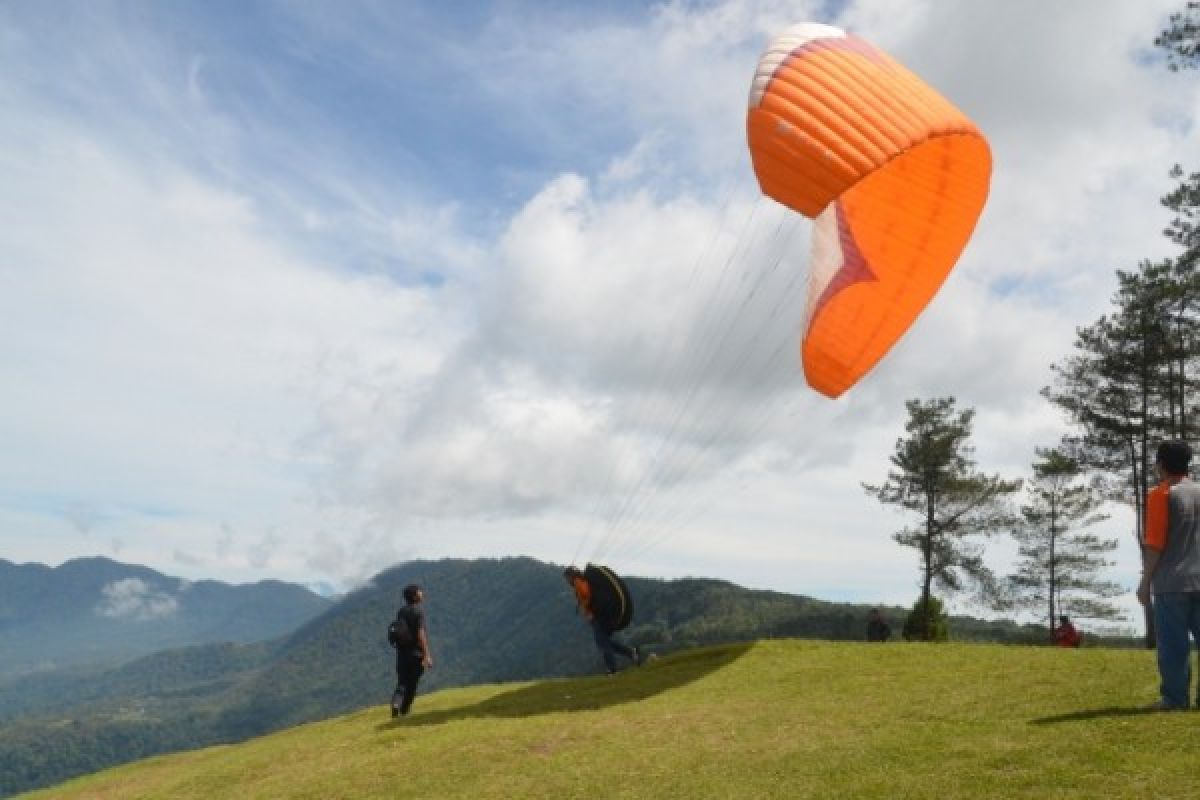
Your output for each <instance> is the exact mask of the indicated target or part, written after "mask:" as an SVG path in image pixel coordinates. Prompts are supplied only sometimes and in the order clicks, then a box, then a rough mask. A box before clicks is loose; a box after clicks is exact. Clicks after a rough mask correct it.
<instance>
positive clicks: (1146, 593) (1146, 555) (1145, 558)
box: [1137, 545, 1162, 606]
mask: <svg viewBox="0 0 1200 800" xmlns="http://www.w3.org/2000/svg"><path fill="white" fill-rule="evenodd" d="M1160 558H1162V552H1161V551H1159V550H1155V549H1154V548H1153V547H1150V546H1149V545H1146V546H1145V547H1143V548H1142V582H1141V583H1139V584H1138V590H1137V599H1138V602H1139V603H1141V604H1142V605H1144V606H1146V605H1150V581H1151V579H1153V578H1154V570H1155V569H1157V568H1158V561H1159V559H1160Z"/></svg>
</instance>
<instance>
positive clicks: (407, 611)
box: [391, 583, 433, 718]
mask: <svg viewBox="0 0 1200 800" xmlns="http://www.w3.org/2000/svg"><path fill="white" fill-rule="evenodd" d="M423 602H425V593H424V592H423V591H421V587H420V586H417V585H416V584H415V583H413V584H409V585H408V586H405V587H404V607H403V608H401V609H400V610H399V611H398V612H396V623H397V624H396V625H395V626H394V634H393V635H391V638H392V641H393V644H394V645H395V647H396V691H395V692H393V693H392V717H393V718H395V717H398V716H400V715H401V714H407V713H408V710H409V708H411V707H412V703H413V698H415V697H416V696H417V683H418V682H419V681H420V680H421V676H422V675H424V674H425V670H427V669H429V668H430V667H432V666H433V656H432V655H430V651H429V637H428V635H426V633H425V612H424V611H422V610H421V604H422V603H423Z"/></svg>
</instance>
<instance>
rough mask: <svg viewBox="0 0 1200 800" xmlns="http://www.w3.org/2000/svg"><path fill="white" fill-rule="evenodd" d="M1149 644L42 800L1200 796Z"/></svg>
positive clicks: (131, 783) (632, 700)
mask: <svg viewBox="0 0 1200 800" xmlns="http://www.w3.org/2000/svg"><path fill="white" fill-rule="evenodd" d="M1153 658H1154V657H1153V654H1151V653H1147V652H1144V651H1140V652H1139V651H1130V650H1106V649H1100V648H1091V649H1089V648H1085V649H1082V650H1061V649H1053V648H1035V647H1016V646H1001V645H971V644H946V645H918V644H887V645H868V644H865V643H864V644H858V643H833V642H813V641H798V640H771V641H763V642H759V643H756V644H753V645H727V646H719V647H710V648H704V649H700V650H693V651H688V652H683V653H677V654H674V655H672V656H669V657H665V658H662V659H659V660H657V661H655V662H652V663H649V664H647V665H646V666H645V667H642V668H641V669H635V670H630V671H628V672H625V673H622V674H621V675H618V676H616V677H614V678H609V677H604V676H597V677H592V678H581V679H573V680H553V681H544V682H539V683H529V684H500V685H490V686H477V687H470V688H465V689H452V690H446V691H442V692H437V693H435V694H431V695H428V696H421V697H419V698H418V700H417V703H416V705H415V707H414V710H413V713H412V715H410V716H409V717H408V718H406V719H402V720H397V721H392V720H391V719H390V718H389V715H388V712H387V710H386V708H385V707H384V706H382V705H381V706H378V707H374V708H370V709H367V710H364V711H360V712H358V713H354V714H350V715H348V716H345V717H340V718H337V719H333V720H328V721H324V722H318V723H312V724H308V725H303V726H300V727H297V728H293V729H290V730H287V731H284V732H281V733H277V734H274V735H271V736H265V737H262V738H260V739H255V740H253V741H250V742H246V743H243V744H239V745H233V746H221V747H211V748H207V749H204V750H198V751H193V752H189V753H181V754H176V755H170V756H162V757H158V758H153V759H150V760H148V761H143V762H139V763H136V764H130V765H126V766H123V767H118V768H115V769H112V770H108V771H106V772H102V773H98V774H96V775H92V776H88V777H86V778H81V779H78V780H75V781H72V782H70V783H68V784H64V785H63V786H59V787H56V788H54V789H50V790H46V791H42V792H36V793H33V794H30V795H27V797H29V798H49V797H53V798H89V800H105V799H107V798H121V799H122V800H128V799H129V798H164V799H165V798H171V800H186V799H187V798H197V799H200V798H202V799H203V800H217V799H218V798H237V800H256V799H258V798H355V799H356V800H357V799H358V798H389V799H390V798H438V799H439V800H440V799H441V798H471V800H483V799H484V798H503V799H504V800H509V798H555V800H561V799H562V798H594V797H603V798H666V797H681V798H682V797H686V798H776V797H777V798H804V797H813V798H937V800H945V799H946V798H959V797H963V798H965V797H970V798H979V797H1004V798H1038V799H1039V800H1042V799H1043V798H1067V797H1078V798H1095V797H1106V798H1121V797H1128V798H1146V797H1155V798H1194V797H1195V796H1196V778H1195V775H1194V774H1193V773H1192V771H1191V770H1190V768H1189V765H1190V763H1191V760H1192V758H1193V757H1194V753H1195V752H1197V749H1198V748H1200V724H1197V723H1198V722H1200V714H1197V713H1194V712H1193V713H1179V714H1161V713H1149V712H1142V711H1140V710H1139V706H1141V705H1143V704H1144V703H1146V702H1148V701H1150V700H1152V699H1154V698H1155V696H1156V686H1157V678H1156V673H1155V669H1154V661H1153Z"/></svg>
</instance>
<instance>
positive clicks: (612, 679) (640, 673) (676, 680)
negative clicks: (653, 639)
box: [376, 644, 752, 731]
mask: <svg viewBox="0 0 1200 800" xmlns="http://www.w3.org/2000/svg"><path fill="white" fill-rule="evenodd" d="M751 647H752V645H750V644H730V645H721V646H717V647H706V648H701V649H697V650H689V651H685V652H681V653H673V654H671V655H670V656H665V657H663V658H660V659H657V660H654V661H650V662H648V663H647V664H646V665H645V666H642V667H630V668H628V669H626V670H624V671H622V672H620V673H618V674H617V675H611V676H610V675H596V676H592V677H588V678H570V679H555V680H547V681H542V682H540V683H535V684H533V685H532V686H524V687H522V688H520V689H514V690H512V691H509V692H503V693H501V694H498V695H495V696H494V697H489V698H488V699H487V700H484V701H483V702H481V703H476V704H475V705H473V706H463V707H460V708H450V709H445V710H441V711H429V712H425V713H422V712H421V711H420V710H419V708H414V710H413V713H412V714H411V715H410V716H408V717H404V718H400V719H389V720H388V721H386V722H383V723H380V724H379V725H377V726H376V730H380V731H385V730H391V729H392V728H398V727H404V728H411V727H413V726H419V725H440V724H442V723H443V722H450V721H451V720H456V719H467V718H479V717H506V718H517V717H532V716H536V715H538V714H552V713H555V712H560V711H595V710H597V709H601V708H608V707H609V706H615V705H620V704H622V703H636V702H637V701H639V700H645V699H646V698H648V697H653V696H654V695H656V694H661V693H662V692H666V691H669V690H671V689H677V688H679V687H681V686H686V685H687V684H689V683H691V682H693V681H697V680H699V679H701V678H703V677H704V676H706V675H710V674H712V673H713V672H716V671H717V670H720V669H723V668H724V667H727V666H729V665H730V664H732V663H733V662H735V661H737V660H738V659H739V658H741V657H742V656H743V655H745V654H746V652H747V651H748V650H749V649H750V648H751ZM420 702H421V701H420V698H418V699H417V704H418V706H419V705H420Z"/></svg>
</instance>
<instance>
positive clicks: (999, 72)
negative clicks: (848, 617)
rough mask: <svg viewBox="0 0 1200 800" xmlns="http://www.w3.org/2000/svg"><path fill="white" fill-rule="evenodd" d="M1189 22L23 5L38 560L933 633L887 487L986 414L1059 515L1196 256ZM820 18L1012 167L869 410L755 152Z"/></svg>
mask: <svg viewBox="0 0 1200 800" xmlns="http://www.w3.org/2000/svg"><path fill="white" fill-rule="evenodd" d="M1179 5H1180V4H1179V3H1176V2H1170V1H1169V0H1153V2H1142V3H1137V4H1131V3H1124V2H1117V1H1116V0H1112V2H1106V3H1100V4H1098V3H1093V2H1083V1H1082V0H1078V2H1062V3H1054V4H1045V3H1040V2H1033V0H1022V1H1021V2H1000V0H996V1H995V2H991V1H990V0H980V1H979V2H973V3H969V4H967V3H963V4H945V3H934V2H929V1H925V2H923V1H921V0H911V1H909V2H901V0H895V1H894V2H861V3H855V2H851V3H845V4H841V3H838V4H822V3H809V2H782V1H781V0H745V2H716V1H714V2H689V3H682V2H679V3H672V2H668V3H660V4H643V3H624V2H610V3H587V4H562V3H555V2H545V3H543V2H533V0H530V1H529V2H510V3H459V4H456V3H417V2H412V3H392V2H357V3H356V2H339V3H336V4H334V3H316V2H313V3H295V2H287V3H282V2H281V3H270V2H253V3H234V2H211V3H209V2H205V3H200V2H191V3H150V2H140V3H133V2H124V3H104V2H94V3H93V2H88V3H84V2H64V3H52V4H50V3H43V2H32V1H28V0H15V1H13V0H10V2H7V3H4V4H0V326H3V327H2V328H0V385H3V386H4V387H5V389H6V390H5V392H4V393H3V394H0V441H3V442H4V443H5V446H4V447H3V448H0V557H3V558H7V559H9V560H13V561H18V562H23V561H41V562H45V563H51V564H55V563H60V562H61V561H63V560H65V559H67V558H71V557H75V556H80V555H90V554H96V553H100V554H104V555H109V556H112V557H115V558H118V559H121V560H126V561H132V562H139V563H145V564H148V565H150V566H153V567H155V568H157V569H160V570H162V571H164V572H168V573H171V574H177V575H182V576H184V577H195V578H217V579H225V580H232V581H246V580H257V579H261V578H280V579H285V580H296V581H302V582H318V581H321V582H329V583H332V584H335V585H338V586H342V587H346V586H352V585H354V584H355V583H356V582H359V581H361V580H364V579H365V578H367V577H369V576H370V575H371V574H372V573H374V572H376V571H378V570H379V569H381V568H383V567H384V566H386V565H388V564H391V563H394V562H395V561H397V560H401V559H405V558H412V557H439V556H446V555H449V556H492V555H510V554H525V555H531V556H534V557H537V558H541V559H545V560H551V561H556V562H566V561H570V560H572V559H586V558H589V557H593V556H594V557H598V558H599V557H603V558H605V559H608V560H610V561H611V562H612V563H613V564H614V565H616V566H618V567H620V568H622V569H623V570H624V571H627V572H630V573H633V574H645V575H660V576H668V577H669V576H676V575H688V574H691V575H711V576H715V577H722V578H727V579H730V580H735V581H738V582H740V583H743V584H747V585H753V586H764V587H770V588H776V589H780V590H783V591H790V592H800V593H806V594H812V595H816V596H819V597H829V598H839V599H841V598H845V599H855V600H861V601H863V602H874V601H884V602H895V603H905V604H907V603H908V602H910V601H911V598H912V596H913V594H914V592H915V588H914V587H915V579H916V565H915V560H914V559H913V558H912V556H911V554H910V553H908V552H906V551H903V550H901V549H900V548H899V547H898V546H897V545H895V544H894V543H893V542H892V541H891V539H890V536H889V534H890V532H891V531H894V530H897V529H898V528H900V527H902V526H903V525H904V523H905V521H904V520H903V518H901V517H898V516H896V515H894V514H892V513H890V512H888V511H887V510H885V509H882V508H879V507H878V505H877V504H875V503H874V501H872V500H870V498H868V497H866V496H865V494H864V493H863V492H862V490H861V488H860V486H859V484H860V482H862V481H869V482H877V481H879V480H881V479H882V476H883V474H884V472H885V470H886V459H887V456H888V455H889V454H890V452H891V447H892V445H893V443H894V441H895V439H896V438H897V437H898V436H899V435H900V434H901V433H902V430H903V422H904V408H903V401H904V400H905V399H908V398H911V397H931V396H937V395H946V394H953V395H955V396H957V397H958V398H959V399H960V402H961V404H962V405H964V406H970V407H972V408H975V409H976V410H977V412H978V413H977V418H976V420H977V421H976V447H977V455H978V458H979V462H980V467H981V468H983V469H985V470H986V471H989V472H1001V473H1003V474H1005V475H1009V476H1014V477H1017V476H1023V475H1025V474H1027V473H1028V471H1029V464H1030V463H1031V461H1032V459H1033V451H1034V448H1035V447H1038V446H1046V445H1049V444H1053V443H1054V442H1055V441H1056V440H1057V437H1058V436H1059V435H1060V434H1061V433H1062V431H1063V426H1062V420H1061V419H1060V418H1059V416H1058V415H1057V413H1056V412H1054V410H1053V409H1051V408H1049V407H1048V406H1047V405H1046V404H1045V402H1044V401H1043V400H1042V399H1041V398H1040V396H1039V395H1038V389H1039V388H1040V387H1041V386H1043V385H1045V384H1046V383H1047V382H1048V381H1049V379H1050V373H1049V369H1048V367H1049V365H1050V364H1051V363H1053V362H1054V361H1055V360H1057V359H1059V358H1061V357H1062V356H1063V355H1064V354H1066V353H1067V352H1068V351H1069V349H1070V345H1071V339H1072V335H1073V331H1074V328H1075V327H1076V326H1078V325H1082V324H1087V323H1089V322H1091V321H1092V320H1094V319H1095V318H1096V317H1097V316H1099V314H1101V313H1103V311H1104V310H1105V308H1106V304H1107V302H1108V298H1109V296H1110V294H1111V293H1112V290H1113V277H1112V276H1113V271H1114V270H1115V269H1117V268H1129V267H1132V266H1133V265H1135V264H1136V263H1137V262H1138V261H1139V260H1140V259H1142V258H1153V257H1158V256H1162V255H1168V254H1169V253H1170V248H1169V246H1168V244H1167V243H1166V242H1165V240H1163V239H1162V237H1161V236H1160V235H1159V232H1160V231H1161V229H1162V227H1163V225H1164V223H1165V221H1166V217H1165V215H1164V213H1163V211H1162V209H1161V208H1160V207H1159V206H1158V203H1157V200H1158V197H1160V196H1161V195H1162V194H1164V193H1165V192H1166V191H1167V190H1168V189H1169V188H1170V183H1169V180H1168V178H1167V171H1168V170H1169V168H1170V166H1171V165H1172V164H1174V163H1176V162H1180V163H1183V164H1184V165H1185V166H1186V165H1191V168H1195V165H1196V164H1197V163H1198V162H1200V152H1198V149H1200V148H1197V145H1196V144H1195V142H1194V137H1191V136H1190V131H1192V130H1194V126H1195V121H1196V117H1197V112H1198V110H1200V92H1198V90H1197V85H1196V81H1195V76H1194V75H1190V74H1171V73H1168V72H1167V71H1166V70H1165V69H1164V68H1163V67H1162V66H1161V64H1159V63H1158V62H1157V59H1156V58H1155V57H1154V55H1153V52H1152V49H1151V48H1150V44H1151V42H1152V40H1153V37H1154V35H1155V33H1156V32H1157V31H1158V30H1159V28H1160V27H1161V24H1162V22H1163V21H1164V20H1165V16H1166V14H1167V13H1169V12H1170V11H1172V10H1175V9H1176V7H1177V6H1179ZM1101 6H1102V7H1101ZM810 19H811V20H819V21H822V22H827V23H830V24H835V25H841V26H843V27H846V28H848V29H850V30H852V31H854V32H855V33H858V34H859V35H862V36H864V37H865V38H867V39H869V40H871V41H872V42H874V43H876V44H877V45H879V46H881V47H883V48H885V49H887V50H888V51H889V52H891V53H892V54H893V55H894V56H896V57H897V58H899V59H900V60H901V61H903V62H905V63H906V64H908V65H909V66H910V67H911V68H912V69H914V70H915V71H916V72H918V73H919V74H921V75H923V76H924V77H925V78H926V79H927V80H929V82H930V83H932V84H933V85H934V86H936V87H937V88H938V89H939V90H941V91H942V92H943V93H945V94H946V95H947V96H948V97H949V98H951V99H952V100H953V101H954V102H956V103H957V104H958V105H959V106H960V107H961V108H963V110H964V111H965V112H966V113H967V114H969V115H970V116H971V117H972V118H973V119H975V121H976V122H977V123H978V124H979V126H980V127H981V128H982V129H983V130H984V131H985V133H987V135H988V137H989V140H990V142H991V145H992V149H993V154H994V157H995V173H994V176H993V184H992V194H991V197H990V200H989V204H988V207H987V209H986V211H985V214H984V216H983V218H982V219H981V221H980V225H979V228H978V230H977V234H976V236H975V238H974V239H973V241H972V243H971V245H970V247H969V248H968V250H967V252H966V253H965V254H964V257H963V259H962V261H961V262H960V265H959V267H958V268H957V269H956V271H955V273H954V275H953V276H952V278H951V280H950V281H949V282H948V283H947V285H946V287H945V289H944V290H943V292H942V293H941V295H939V298H938V300H937V301H936V302H935V303H934V304H933V305H932V306H931V307H930V309H929V311H928V312H927V313H926V315H925V316H924V317H922V319H921V321H920V323H919V324H918V325H917V326H916V327H915V328H914V329H913V331H912V332H911V333H910V335H909V336H908V337H906V339H905V340H904V341H903V342H902V343H901V345H900V346H899V347H897V348H896V350H895V351H894V352H893V353H892V354H891V355H890V356H889V358H888V359H887V361H886V362H885V363H884V364H883V365H881V367H880V368H879V369H878V370H877V371H876V372H875V373H873V374H872V375H871V376H870V377H869V378H868V380H866V381H864V382H863V384H862V385H860V386H859V387H858V388H857V389H856V390H855V391H854V392H852V393H850V394H849V395H848V396H846V397H844V398H842V399H840V400H838V401H836V402H829V401H826V400H824V399H823V398H821V397H819V396H817V395H815V394H813V393H812V392H810V391H809V390H807V389H806V388H805V387H804V385H803V382H802V380H801V379H800V376H799V374H798V372H797V370H796V364H795V361H796V359H795V350H796V341H795V340H796V328H797V326H798V325H799V320H798V318H797V316H796V306H797V305H802V303H797V302H794V301H793V298H795V297H798V296H799V295H797V294H796V293H797V292H799V291H802V288H803V283H804V278H805V273H804V263H805V259H806V252H807V246H808V235H809V227H808V225H807V223H805V222H804V221H803V220H800V219H799V218H796V217H795V215H790V214H789V213H787V212H783V211H781V210H780V209H779V208H778V207H777V206H773V205H772V204H771V203H770V202H769V201H764V200H763V199H762V198H761V195H760V194H759V193H758V191H757V187H756V186H755V184H754V181H753V176H752V174H751V172H750V169H749V159H748V155H747V153H746V150H745V141H744V115H745V103H746V95H747V92H748V89H749V81H750V77H751V75H752V73H753V68H754V65H755V63H756V61H757V58H758V55H759V53H760V52H761V50H762V48H763V47H764V46H765V44H766V43H767V41H768V40H769V39H770V37H771V36H772V35H774V34H775V33H777V32H778V31H780V30H781V29H783V28H784V27H786V26H787V25H790V24H792V23H794V22H797V21H803V20H810ZM998 32H999V33H998ZM751 286H758V287H759V289H758V290H757V291H753V292H752V291H751V290H750V288H749V287H751ZM1128 528H1129V522H1128V518H1127V514H1125V512H1124V511H1123V510H1121V509H1115V510H1114V518H1113V521H1112V522H1111V523H1109V524H1108V529H1107V530H1106V531H1102V532H1103V533H1106V534H1108V535H1111V536H1114V537H1117V538H1119V539H1120V541H1121V542H1122V549H1121V550H1120V551H1119V556H1118V561H1119V563H1118V566H1117V567H1116V568H1115V570H1114V577H1116V578H1118V579H1122V580H1127V581H1131V580H1132V577H1131V576H1132V574H1133V573H1134V572H1135V571H1136V553H1135V552H1133V548H1132V546H1131V542H1132V539H1131V537H1130V536H1129V530H1128ZM1011 549H1012V548H1011V545H1006V544H1005V542H1004V541H1003V540H1000V539H998V540H996V542H995V543H994V544H993V545H992V550H991V551H990V552H992V553H994V558H995V559H996V561H995V563H994V566H995V567H996V568H997V569H998V570H1000V571H1004V569H1005V568H1006V564H1005V557H1006V555H1005V554H1006V553H1008V554H1009V555H1011ZM1130 600H1131V598H1130Z"/></svg>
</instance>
